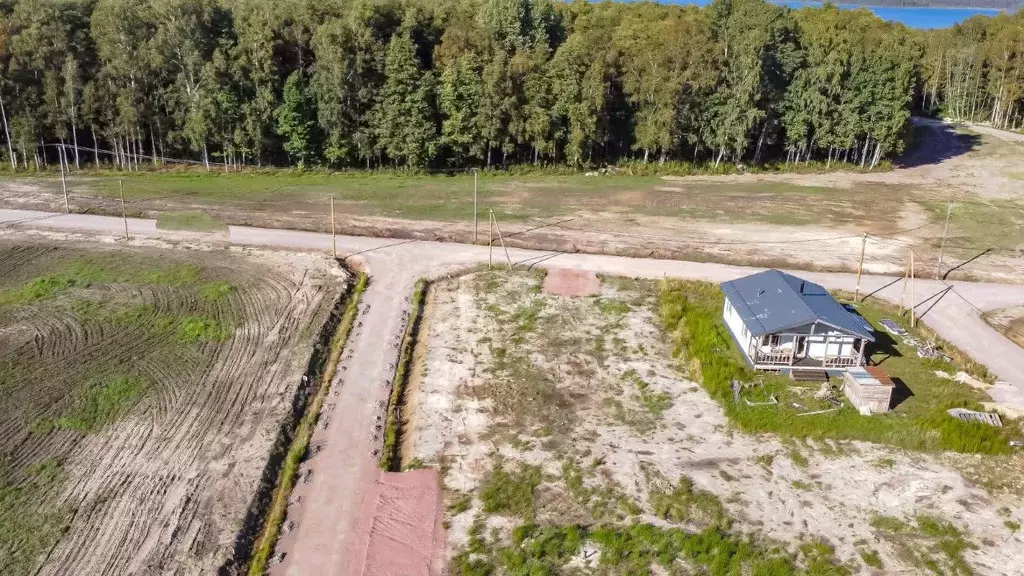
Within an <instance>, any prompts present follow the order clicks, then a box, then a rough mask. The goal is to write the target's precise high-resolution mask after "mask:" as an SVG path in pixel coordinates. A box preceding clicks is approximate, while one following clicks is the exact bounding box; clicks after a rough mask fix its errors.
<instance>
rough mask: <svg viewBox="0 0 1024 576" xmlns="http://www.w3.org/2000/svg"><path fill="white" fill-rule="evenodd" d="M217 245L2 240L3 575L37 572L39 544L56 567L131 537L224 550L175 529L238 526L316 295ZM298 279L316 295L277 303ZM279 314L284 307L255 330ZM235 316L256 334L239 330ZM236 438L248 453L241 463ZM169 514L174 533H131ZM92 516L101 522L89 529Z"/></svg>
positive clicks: (104, 560)
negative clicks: (212, 249)
mask: <svg viewBox="0 0 1024 576" xmlns="http://www.w3.org/2000/svg"><path fill="white" fill-rule="evenodd" d="M230 258H231V257H226V256H221V255H216V254H206V253H177V252H173V251H167V250H157V249H141V248H120V249H109V248H108V249H93V248H86V247H84V246H83V247H76V246H72V247H68V246H61V247H57V246H53V245H48V244H12V243H9V242H3V243H0V394H3V396H4V402H3V403H0V573H3V574H5V575H12V576H20V575H27V574H33V573H36V571H37V570H38V569H39V562H40V559H41V556H42V555H43V554H44V553H45V554H47V557H48V562H51V563H52V565H50V567H51V568H52V567H53V566H54V565H55V566H59V568H57V570H58V571H60V570H64V571H67V572H68V573H80V572H81V570H79V568H81V566H82V564H80V563H82V562H86V563H88V565H89V566H104V567H105V569H107V570H110V571H114V572H121V571H126V570H127V566H126V564H125V563H126V562H149V561H151V560H150V559H148V558H147V557H144V556H137V554H136V552H135V551H138V550H150V551H151V552H152V553H154V554H159V555H161V557H163V558H165V559H168V560H166V561H172V562H187V563H191V564H193V565H196V566H200V565H205V566H207V567H212V566H216V565H218V564H219V563H220V562H223V561H224V560H225V555H226V554H229V553H230V550H226V549H225V548H223V547H221V548H218V547H206V548H202V549H196V548H194V547H193V545H192V542H191V541H190V540H189V537H187V536H186V535H185V534H186V533H188V532H189V530H187V529H186V528H185V527H187V526H189V525H190V524H191V523H193V522H199V523H202V524H208V523H211V522H213V523H216V524H217V525H219V526H222V530H221V531H220V532H218V534H217V535H216V539H217V540H218V541H220V542H225V541H230V540H231V539H232V538H233V537H234V531H235V529H236V528H235V526H236V524H237V522H238V521H240V519H241V518H242V516H243V515H244V513H245V510H246V507H247V505H248V500H249V499H250V498H251V497H252V494H250V493H245V492H244V490H243V491H242V492H239V489H240V487H241V486H246V487H247V488H246V489H248V488H250V487H251V488H252V489H253V490H255V486H256V484H257V482H256V481H257V480H258V476H259V473H260V460H259V455H260V454H261V453H263V452H266V451H267V450H269V446H268V445H267V444H268V443H269V442H270V439H272V434H270V433H269V432H270V431H271V430H273V429H274V428H275V427H276V425H277V419H278V417H279V416H280V413H281V411H282V410H283V408H282V406H281V405H280V403H279V402H278V400H277V399H278V398H279V397H281V396H283V395H286V394H287V393H288V392H287V391H288V389H289V388H293V387H294V386H295V385H296V384H297V382H298V373H297V372H296V373H294V374H293V373H292V372H293V370H294V369H295V367H296V366H298V365H299V364H295V365H293V363H295V362H296V361H301V358H302V356H303V353H305V354H306V355H308V351H309V349H310V348H309V347H308V344H310V342H309V340H311V338H309V337H304V336H302V332H303V331H302V330H301V329H302V328H303V327H304V326H305V324H307V323H310V322H315V321H316V320H317V319H318V317H319V316H320V315H321V312H320V306H319V302H320V298H321V297H322V295H323V294H327V293H328V292H327V291H322V289H321V288H318V287H315V286H312V284H313V280H312V279H311V280H310V282H308V284H309V285H308V286H301V285H300V283H299V279H301V278H302V276H299V277H298V278H292V277H291V274H292V272H286V271H285V269H284V268H281V269H279V270H275V269H272V268H269V267H264V266H262V265H257V264H254V263H250V262H247V261H245V260H241V259H240V260H236V261H229V260H230ZM298 273H300V274H301V269H300V270H299V271H298ZM323 275H324V276H326V273H324V274H323ZM263 282H267V284H265V285H264V284H263ZM303 282H304V281H303ZM310 291H314V292H315V294H318V295H320V296H318V297H314V298H312V299H311V300H308V303H307V304H303V305H301V306H297V307H293V306H292V305H291V298H292V294H293V293H306V292H310ZM282 314H286V315H294V316H295V322H294V323H293V325H292V327H291V328H287V329H285V330H284V331H283V332H276V331H275V332H274V333H275V335H276V337H275V340H276V339H277V338H280V341H279V342H277V343H275V344H272V345H269V346H268V345H267V344H266V342H265V341H264V335H268V334H270V332H271V330H272V329H273V328H274V324H276V323H277V321H278V317H279V316H280V315H282ZM243 327H244V328H245V329H246V330H247V331H248V332H249V333H250V334H252V335H253V336H254V338H251V337H250V336H248V335H246V336H243V337H241V338H237V337H236V335H237V334H238V329H239V328H243ZM267 341H268V342H269V340H267ZM300 343H303V344H304V345H299V344H300ZM283 382H287V384H284V383H283ZM236 394H238V395H239V397H246V398H247V401H246V403H245V407H244V408H243V407H242V406H240V405H237V404H236V403H235V400H234V399H235V398H236ZM272 405H273V406H277V407H276V408H272ZM245 429H248V432H249V433H248V434H243V435H242V436H235V435H234V432H226V433H220V432H218V430H222V431H227V430H245ZM224 434H227V435H224ZM250 443H252V444H250ZM225 448H228V449H227V452H225ZM240 453H247V454H249V455H250V456H252V457H250V456H246V457H245V458H246V461H245V463H240V462H237V461H236V459H237V454H240ZM222 466H227V467H228V469H234V472H233V473H232V480H231V481H230V482H229V483H225V482H224V480H223V479H222V478H221V477H220V473H219V472H214V473H213V474H212V475H211V471H213V470H217V469H218V468H219V467H222ZM169 467H171V468H169ZM172 468H173V469H172ZM181 475H184V476H185V477H189V478H191V480H189V483H188V485H185V484H181V483H179V481H178V480H177V478H179V477H181ZM70 486H77V488H76V491H75V492H74V493H73V495H71V496H68V495H67V493H66V490H65V489H66V487H70ZM179 499H194V500H195V502H196V504H195V505H194V506H195V507H194V508H191V509H186V508H180V507H179V506H180V505H181V502H180V501H179ZM213 500H218V501H219V502H218V503H217V506H216V507H214V506H213V505H212V502H213ZM176 510H190V511H188V512H186V514H188V517H187V518H178V517H177V512H175V511H176ZM225 513H228V514H229V515H231V516H232V517H231V518H227V519H225V518H222V517H220V515H221V514H225ZM168 522H173V523H176V524H178V523H180V526H181V527H182V530H183V531H182V533H181V534H180V535H179V536H175V537H173V538H170V539H169V540H165V541H162V542H161V544H159V545H157V546H156V547H155V548H149V547H145V546H142V545H141V543H142V542H143V541H145V540H147V539H148V538H149V537H150V533H151V531H153V530H159V527H160V526H161V525H163V524H164V523H168ZM99 532H102V533H104V534H107V535H108V536H107V537H106V538H105V539H104V540H103V542H99V543H97V542H91V541H92V540H93V539H94V535H95V534H96V533H99ZM212 536H213V534H212V533H211V537H212ZM87 542H91V543H90V544H86V543H87ZM82 549H88V550H89V551H90V552H89V553H88V554H86V555H81V554H80V552H79V551H80V550H82ZM211 570H212V568H211Z"/></svg>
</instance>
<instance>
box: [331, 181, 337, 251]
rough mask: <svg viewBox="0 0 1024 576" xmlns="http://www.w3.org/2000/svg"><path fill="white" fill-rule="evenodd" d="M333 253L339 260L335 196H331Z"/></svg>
mask: <svg viewBox="0 0 1024 576" xmlns="http://www.w3.org/2000/svg"><path fill="white" fill-rule="evenodd" d="M331 251H332V252H333V253H334V259H335V260H337V259H338V235H337V233H336V231H335V227H334V196H331Z"/></svg>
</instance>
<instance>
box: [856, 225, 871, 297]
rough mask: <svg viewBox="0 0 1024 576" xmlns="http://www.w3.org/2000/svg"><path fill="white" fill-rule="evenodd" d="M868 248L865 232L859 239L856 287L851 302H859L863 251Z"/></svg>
mask: <svg viewBox="0 0 1024 576" xmlns="http://www.w3.org/2000/svg"><path fill="white" fill-rule="evenodd" d="M867 246H868V233H867V232H865V233H864V235H863V236H861V239H860V262H858V263H857V286H856V288H854V290H853V301H854V302H858V301H860V276H861V273H862V272H863V271H864V249H865V248H867Z"/></svg>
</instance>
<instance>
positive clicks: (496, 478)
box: [480, 462, 541, 520]
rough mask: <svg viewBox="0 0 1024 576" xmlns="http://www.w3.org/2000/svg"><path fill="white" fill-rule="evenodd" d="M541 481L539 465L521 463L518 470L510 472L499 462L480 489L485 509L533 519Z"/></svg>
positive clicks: (485, 510)
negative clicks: (535, 498)
mask: <svg viewBox="0 0 1024 576" xmlns="http://www.w3.org/2000/svg"><path fill="white" fill-rule="evenodd" d="M540 483H541V473H540V468H539V467H537V466H530V465H527V464H522V463H520V464H519V468H518V469H517V470H513V471H509V470H506V469H505V467H504V465H503V464H502V463H500V462H499V463H498V465H497V466H495V467H494V469H493V470H491V473H490V474H489V475H488V477H487V479H486V480H485V481H484V483H483V487H482V488H481V490H480V501H481V502H482V503H483V510H484V512H485V513H488V514H500V515H503V516H518V517H520V518H524V519H526V520H532V519H533V516H534V512H535V508H534V506H535V503H534V492H535V491H536V490H537V487H538V486H540Z"/></svg>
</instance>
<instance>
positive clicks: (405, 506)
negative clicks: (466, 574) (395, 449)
mask: <svg viewBox="0 0 1024 576" xmlns="http://www.w3.org/2000/svg"><path fill="white" fill-rule="evenodd" d="M443 516H444V501H443V499H442V496H441V480H440V476H439V475H438V472H437V470H435V469H432V468H424V469H422V470H413V471H410V472H384V473H382V474H381V475H380V478H379V479H378V480H377V481H376V482H375V483H374V485H373V489H372V490H371V491H370V493H369V494H367V496H366V499H365V500H364V501H363V509H362V514H361V522H360V527H359V534H358V537H357V540H356V551H357V552H356V555H357V558H356V559H355V560H356V568H357V569H356V570H353V571H351V572H350V573H351V574H358V575H359V576H440V575H441V573H442V570H443V569H444V546H445V532H444V527H443V526H442V525H441V522H442V520H443Z"/></svg>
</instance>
